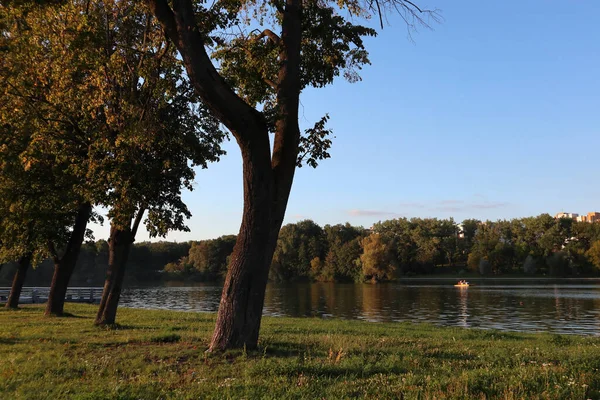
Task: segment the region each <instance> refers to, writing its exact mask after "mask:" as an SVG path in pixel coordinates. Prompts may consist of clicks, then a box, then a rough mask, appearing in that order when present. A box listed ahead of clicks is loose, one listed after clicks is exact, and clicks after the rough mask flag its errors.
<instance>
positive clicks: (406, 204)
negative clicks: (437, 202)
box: [398, 201, 426, 208]
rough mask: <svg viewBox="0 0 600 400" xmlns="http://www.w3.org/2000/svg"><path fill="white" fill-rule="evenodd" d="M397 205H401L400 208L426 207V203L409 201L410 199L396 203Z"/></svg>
mask: <svg viewBox="0 0 600 400" xmlns="http://www.w3.org/2000/svg"><path fill="white" fill-rule="evenodd" d="M398 206H399V207H402V208H425V207H426V205H425V204H423V203H417V202H410V201H407V202H402V203H398Z"/></svg>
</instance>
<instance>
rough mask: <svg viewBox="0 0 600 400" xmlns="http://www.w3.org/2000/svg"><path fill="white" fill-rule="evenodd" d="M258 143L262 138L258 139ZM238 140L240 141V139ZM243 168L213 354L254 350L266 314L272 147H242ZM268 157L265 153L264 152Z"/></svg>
mask: <svg viewBox="0 0 600 400" xmlns="http://www.w3.org/2000/svg"><path fill="white" fill-rule="evenodd" d="M256 137H257V139H262V138H264V136H263V135H256ZM238 142H239V141H238ZM240 147H242V159H243V169H244V213H243V218H242V224H241V227H240V231H239V234H238V237H237V241H236V244H235V247H234V249H233V254H232V256H231V264H230V266H229V270H228V272H227V276H226V278H225V284H224V287H223V292H222V294H221V302H220V304H219V312H218V315H217V323H216V326H215V330H214V332H213V337H212V341H211V344H210V350H211V351H212V350H220V349H225V348H229V347H244V346H245V347H246V348H254V347H256V345H257V342H258V332H259V330H260V321H261V316H262V306H263V301H264V294H265V288H266V284H267V278H268V275H269V268H268V266H269V264H270V261H271V257H272V254H271V256H269V254H268V252H267V251H266V249H268V248H269V242H270V240H271V239H272V238H271V235H270V232H271V220H272V218H271V216H272V209H271V205H272V201H271V199H272V191H273V179H272V170H271V164H270V156H269V153H270V149H269V146H268V143H261V142H257V143H253V146H250V145H249V144H248V143H240ZM265 153H266V154H265Z"/></svg>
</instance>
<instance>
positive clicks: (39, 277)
mask: <svg viewBox="0 0 600 400" xmlns="http://www.w3.org/2000/svg"><path fill="white" fill-rule="evenodd" d="M190 247H191V243H189V242H184V243H175V242H166V241H162V242H140V243H135V244H134V245H133V246H131V250H130V253H129V258H128V262H127V269H126V270H125V284H126V285H132V284H143V283H145V282H152V281H157V280H160V279H163V276H164V273H163V272H162V270H163V269H164V267H165V265H167V264H168V263H170V262H173V261H177V260H180V259H182V258H183V257H185V256H187V254H188V252H189V250H190ZM107 267H108V243H107V242H106V240H98V241H96V242H87V243H84V245H83V246H82V248H81V253H80V254H79V258H78V260H77V265H76V267H75V271H74V272H73V276H72V278H71V281H70V286H84V285H85V286H89V285H93V286H101V285H102V284H103V283H104V278H105V275H106V269H107ZM15 270H16V265H15V264H5V265H4V266H2V269H0V285H4V286H7V285H9V284H10V281H11V280H12V278H13V275H14V272H15ZM53 272H54V264H53V262H52V261H51V260H45V261H43V262H42V263H41V264H40V265H38V266H37V267H36V268H35V269H34V270H31V271H29V273H28V274H27V279H26V281H25V284H26V285H27V286H49V285H50V282H51V281H52V274H53Z"/></svg>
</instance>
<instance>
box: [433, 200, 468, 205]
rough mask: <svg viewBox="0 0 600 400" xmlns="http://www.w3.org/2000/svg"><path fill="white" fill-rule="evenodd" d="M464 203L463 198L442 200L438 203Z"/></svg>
mask: <svg viewBox="0 0 600 400" xmlns="http://www.w3.org/2000/svg"><path fill="white" fill-rule="evenodd" d="M464 203H465V202H464V201H462V200H442V201H440V202H439V203H438V204H441V205H446V206H450V205H456V204H464Z"/></svg>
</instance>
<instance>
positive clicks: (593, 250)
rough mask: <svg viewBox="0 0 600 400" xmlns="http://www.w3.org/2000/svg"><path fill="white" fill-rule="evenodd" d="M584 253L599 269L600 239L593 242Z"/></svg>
mask: <svg viewBox="0 0 600 400" xmlns="http://www.w3.org/2000/svg"><path fill="white" fill-rule="evenodd" d="M586 255H587V256H588V257H589V259H590V261H591V262H592V264H593V265H594V267H596V268H597V269H600V240H598V241H596V242H594V243H593V244H592V246H591V247H590V249H589V250H588V251H587V253H586Z"/></svg>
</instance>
